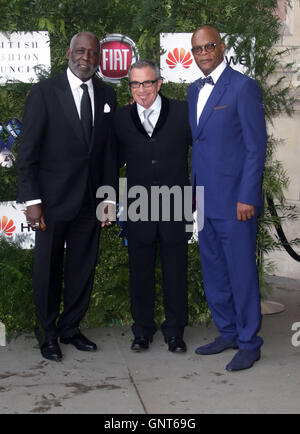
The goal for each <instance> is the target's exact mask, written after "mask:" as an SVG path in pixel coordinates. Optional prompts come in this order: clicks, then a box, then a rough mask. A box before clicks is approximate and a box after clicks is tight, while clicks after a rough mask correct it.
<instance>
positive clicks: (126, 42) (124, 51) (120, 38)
mask: <svg viewBox="0 0 300 434" xmlns="http://www.w3.org/2000/svg"><path fill="white" fill-rule="evenodd" d="M100 46H101V59H100V67H99V70H98V72H97V75H99V76H100V77H101V78H103V80H105V81H109V82H111V83H119V82H120V80H121V78H124V77H127V75H128V70H129V68H130V66H131V65H132V64H133V63H135V62H136V61H137V60H138V59H139V56H138V53H137V49H136V46H135V43H134V42H133V41H132V40H131V39H130V38H128V37H127V36H124V35H120V34H117V33H114V34H111V35H107V36H106V38H105V39H103V40H102V41H100Z"/></svg>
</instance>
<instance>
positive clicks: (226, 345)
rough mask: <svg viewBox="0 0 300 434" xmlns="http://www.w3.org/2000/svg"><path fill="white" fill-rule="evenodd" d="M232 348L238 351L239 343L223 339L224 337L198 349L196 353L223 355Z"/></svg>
mask: <svg viewBox="0 0 300 434" xmlns="http://www.w3.org/2000/svg"><path fill="white" fill-rule="evenodd" d="M230 348H234V349H237V348H238V344H237V341H236V340H235V339H234V340H231V339H225V338H223V336H219V337H217V338H216V339H215V341H214V342H211V343H210V344H207V345H203V346H202V347H199V348H197V349H196V350H195V353H196V354H201V355H205V356H209V355H211V354H219V353H222V351H225V350H228V349H230Z"/></svg>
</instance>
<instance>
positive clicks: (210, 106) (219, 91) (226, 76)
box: [194, 66, 231, 137]
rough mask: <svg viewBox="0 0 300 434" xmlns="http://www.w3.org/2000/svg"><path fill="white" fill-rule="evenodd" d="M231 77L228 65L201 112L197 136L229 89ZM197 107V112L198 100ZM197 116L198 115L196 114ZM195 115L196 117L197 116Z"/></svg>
mask: <svg viewBox="0 0 300 434" xmlns="http://www.w3.org/2000/svg"><path fill="white" fill-rule="evenodd" d="M230 79H231V68H230V67H229V66H227V67H226V68H225V69H224V71H223V72H222V74H221V76H220V78H219V80H218V81H217V84H216V85H215V86H214V89H213V91H212V92H211V94H210V96H209V98H208V100H207V102H206V104H205V106H204V109H203V111H202V113H201V116H200V119H199V124H198V126H197V127H196V137H199V135H200V133H201V131H202V129H203V128H204V126H205V124H206V122H207V121H208V119H209V117H210V116H211V114H212V113H213V112H214V107H215V106H216V105H217V104H218V101H219V100H220V99H221V97H222V95H223V94H224V92H225V91H226V89H227V86H228V85H229V83H230ZM194 107H196V112H197V101H196V103H195V105H194ZM196 116H197V115H196ZM196 116H195V117H196Z"/></svg>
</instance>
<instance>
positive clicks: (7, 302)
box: [0, 225, 210, 332]
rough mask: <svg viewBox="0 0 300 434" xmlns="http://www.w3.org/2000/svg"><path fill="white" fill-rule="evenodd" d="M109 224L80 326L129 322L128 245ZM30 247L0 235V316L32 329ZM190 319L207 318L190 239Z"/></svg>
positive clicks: (159, 316) (159, 304)
mask: <svg viewBox="0 0 300 434" xmlns="http://www.w3.org/2000/svg"><path fill="white" fill-rule="evenodd" d="M120 231H121V230H120V227H119V226H118V225H114V226H113V227H111V228H109V229H104V230H103V231H102V233H101V239H100V250H99V257H98V263H97V267H96V273H95V283H94V288H93V292H92V297H91V301H90V306H89V310H88V312H87V314H86V317H85V319H84V321H83V326H85V327H100V326H111V325H128V324H130V323H131V315H130V297H129V268H128V254H127V247H125V246H124V243H123V239H121V238H120V237H119V234H120ZM32 266H33V250H22V249H21V248H20V247H19V246H18V244H17V243H13V242H9V241H7V239H5V238H4V237H1V238H0V319H1V321H2V322H4V324H5V325H6V327H7V330H8V332H24V331H31V330H32V329H33V327H34V324H35V312H34V305H33V291H32ZM188 284H189V322H190V324H192V323H197V322H200V321H201V322H202V321H209V319H210V314H209V311H208V308H207V305H206V301H205V297H204V293H203V283H202V275H201V266H200V259H199V252H198V243H193V244H190V245H189V268H188ZM155 317H156V320H157V323H158V324H161V323H162V321H163V318H164V312H163V296H162V287H161V268H160V265H159V255H158V259H157V267H156V309H155Z"/></svg>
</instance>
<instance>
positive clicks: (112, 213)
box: [100, 203, 116, 228]
mask: <svg viewBox="0 0 300 434" xmlns="http://www.w3.org/2000/svg"><path fill="white" fill-rule="evenodd" d="M101 205H102V212H101V219H100V220H101V222H102V223H101V227H102V228H104V226H111V224H112V222H115V221H116V205H115V204H114V203H102V204H101Z"/></svg>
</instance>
